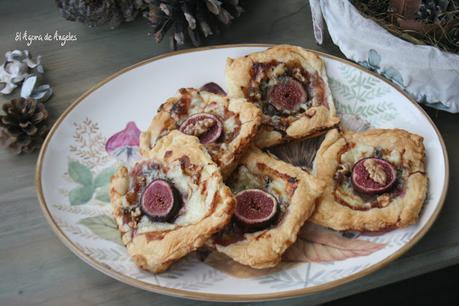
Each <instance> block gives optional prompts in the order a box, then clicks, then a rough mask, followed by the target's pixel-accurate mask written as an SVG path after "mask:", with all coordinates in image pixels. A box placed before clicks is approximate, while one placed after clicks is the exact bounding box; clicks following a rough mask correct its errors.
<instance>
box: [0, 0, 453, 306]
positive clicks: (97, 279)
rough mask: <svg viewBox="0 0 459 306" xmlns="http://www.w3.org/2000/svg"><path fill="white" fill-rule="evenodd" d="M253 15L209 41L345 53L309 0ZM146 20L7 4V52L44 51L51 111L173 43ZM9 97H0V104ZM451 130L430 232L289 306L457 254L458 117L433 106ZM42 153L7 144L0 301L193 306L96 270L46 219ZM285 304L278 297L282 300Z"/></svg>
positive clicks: (2, 34) (404, 274)
mask: <svg viewBox="0 0 459 306" xmlns="http://www.w3.org/2000/svg"><path fill="white" fill-rule="evenodd" d="M246 2H248V3H247V5H246V10H247V13H246V14H244V15H243V16H242V17H241V18H240V19H238V20H237V21H236V22H235V23H234V25H232V26H231V27H230V28H229V29H227V30H225V31H223V33H222V35H221V36H220V37H217V38H212V39H210V40H209V41H208V44H230V43H291V44H297V45H301V46H304V47H307V48H311V49H317V50H320V51H324V52H328V53H331V54H334V55H338V56H342V55H341V54H340V52H339V50H338V48H337V47H335V46H334V45H333V44H332V43H331V41H330V39H329V38H326V43H325V44H324V46H322V47H320V46H317V45H316V44H315V43H314V40H313V36H312V30H311V29H312V28H311V20H310V19H311V18H310V12H309V7H308V5H307V4H306V1H305V0H290V1H276V0H271V1H266V0H265V1H262V0H258V1H255V0H252V1H246ZM24 30H27V31H29V32H30V33H36V34H40V33H47V32H49V33H54V32H55V31H56V30H58V31H59V32H61V33H66V32H72V33H74V34H77V36H78V40H77V41H76V42H68V43H67V44H66V46H64V47H60V46H59V45H58V43H57V42H33V43H32V45H31V46H30V47H27V46H26V44H25V42H23V41H15V39H14V38H15V34H16V32H20V31H24ZM148 31H149V27H148V26H147V25H146V22H145V21H144V20H143V19H142V18H140V19H139V20H137V21H135V22H133V23H130V24H125V25H123V26H121V27H120V28H119V29H117V30H109V29H104V28H98V29H91V28H87V27H85V26H84V25H81V24H78V23H72V22H68V21H65V20H64V19H63V18H61V17H60V15H59V13H58V11H57V9H56V7H55V5H54V1H45V0H35V1H26V0H15V1H1V2H0V46H1V47H0V53H4V52H6V51H7V50H12V49H26V48H28V49H29V50H31V51H32V53H33V54H35V55H36V54H41V55H42V56H43V62H44V65H45V69H46V71H47V76H48V77H49V82H50V83H51V84H52V86H53V88H54V90H55V95H54V97H53V98H52V99H51V100H49V102H48V103H47V107H48V109H49V111H50V113H51V115H52V117H53V119H55V118H57V116H59V114H61V113H62V112H63V110H64V109H65V108H66V107H67V106H68V105H69V104H70V103H71V102H72V101H73V100H75V99H76V98H77V97H78V96H79V95H81V94H82V93H83V92H84V91H85V90H87V89H88V88H90V87H91V86H92V85H94V84H95V83H97V82H98V81H100V80H102V79H103V78H105V77H107V76H109V75H110V74H112V73H114V72H116V71H117V70H119V69H121V68H123V67H126V66H129V65H132V64H134V63H136V62H138V61H140V60H143V59H145V58H148V57H151V56H154V55H157V54H161V53H164V52H167V51H168V43H167V42H163V43H161V44H159V45H157V44H155V43H154V42H153V40H152V38H151V37H150V36H148ZM5 101H7V99H6V98H4V97H0V103H4V102H5ZM429 113H430V115H431V116H432V117H433V120H434V121H435V123H436V124H437V126H438V128H439V129H440V131H441V133H442V134H443V137H444V138H445V141H446V145H447V149H448V154H449V156H450V163H451V164H450V170H451V181H450V187H449V194H448V196H447V199H446V203H445V206H444V208H443V211H442V212H441V214H440V217H439V218H438V221H437V222H436V223H435V225H434V226H433V228H432V229H431V230H430V231H429V233H428V234H427V235H426V236H425V237H424V238H423V239H422V240H421V241H420V242H419V243H418V244H417V245H416V246H415V247H414V248H413V249H412V250H410V251H409V252H408V253H407V254H406V255H404V256H403V257H402V258H400V259H399V260H397V261H395V262H393V263H391V264H390V265H389V266H387V267H386V268H384V269H382V270H380V271H378V272H376V273H374V274H372V275H370V276H367V277H364V278H362V279H359V280H357V281H354V282H351V283H349V284H347V285H344V286H341V287H338V288H335V289H332V290H329V291H327V292H323V293H319V294H314V295H310V296H305V297H301V298H296V299H293V300H290V301H289V302H288V304H289V305H296V304H298V305H300V304H301V305H304V304H306V303H310V304H317V303H322V302H325V301H330V300H334V299H337V298H340V297H344V296H348V295H351V294H354V293H357V292H362V291H365V290H368V289H371V288H375V287H379V286H383V285H385V284H388V283H392V282H395V281H399V280H403V279H406V278H409V277H413V276H415V275H419V274H422V273H426V272H429V271H433V270H436V269H440V268H443V267H447V266H450V265H453V264H456V263H458V262H459V222H458V221H459V206H458V205H457V203H456V202H457V201H458V200H459V181H458V178H459V162H458V161H456V160H455V157H456V156H459V137H458V135H459V120H458V119H459V118H458V116H457V115H452V114H448V113H444V112H437V111H429ZM36 159H37V154H33V155H23V156H13V155H10V154H9V153H8V152H6V151H3V150H1V151H0V173H1V178H0V216H1V221H0V304H1V305H28V304H42V305H93V304H110V305H123V306H125V305H143V304H146V303H149V304H158V305H192V304H193V305H194V304H195V303H196V302H193V301H188V300H181V299H178V298H172V297H167V296H162V295H158V294H154V293H150V292H146V291H143V290H140V289H136V288H133V287H130V286H127V285H125V284H123V283H120V282H118V281H116V280H114V279H111V278H110V277H108V276H105V275H104V274H102V273H100V272H98V271H96V270H94V269H93V268H91V267H90V266H88V265H87V264H85V263H84V262H83V261H81V260H80V259H78V258H77V257H76V256H75V255H74V254H73V253H71V252H70V251H69V250H68V249H67V248H66V247H65V246H64V245H63V244H62V243H61V242H60V241H59V240H58V239H57V237H56V235H55V234H54V233H53V232H52V231H51V229H50V227H49V226H48V224H47V223H46V221H45V218H44V217H43V215H42V213H41V210H40V207H39V204H38V200H37V196H36V194H35V186H34V170H35V162H36ZM282 303H283V302H281V301H278V302H270V303H266V304H269V305H280V304H282Z"/></svg>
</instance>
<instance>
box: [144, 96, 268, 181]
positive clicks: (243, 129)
mask: <svg viewBox="0 0 459 306" xmlns="http://www.w3.org/2000/svg"><path fill="white" fill-rule="evenodd" d="M260 122H261V112H260V110H259V109H258V108H257V107H256V106H255V105H253V104H251V103H249V102H247V101H246V100H245V99H231V98H228V97H226V96H224V95H218V94H214V93H211V92H207V91H203V90H197V89H193V88H182V89H180V90H179V92H178V93H177V95H176V96H175V97H172V98H170V99H168V100H167V101H166V102H165V103H164V104H162V105H161V107H160V108H159V111H158V113H157V114H156V116H155V117H154V118H153V120H152V121H151V124H150V127H149V128H148V130H147V131H145V132H143V133H142V134H141V135H140V149H141V152H142V155H143V156H147V155H148V152H149V150H150V149H151V148H152V147H153V146H154V144H155V143H156V142H157V141H158V139H160V138H161V137H162V136H164V135H166V134H167V133H169V132H170V131H171V130H176V129H179V130H180V131H182V132H183V133H186V134H189V135H194V136H197V137H198V138H199V139H200V141H201V143H202V144H203V145H204V146H205V147H206V149H207V151H208V152H209V154H210V156H211V157H212V159H213V161H214V162H215V163H216V164H217V165H218V166H219V167H220V169H221V171H222V174H223V176H224V177H226V176H228V175H229V174H230V173H231V171H232V170H233V169H234V167H235V166H236V165H237V161H238V159H239V157H240V155H241V153H242V152H243V151H244V150H245V148H246V147H247V146H248V145H249V144H250V142H251V141H253V139H254V138H255V135H256V133H257V130H258V127H259V125H260Z"/></svg>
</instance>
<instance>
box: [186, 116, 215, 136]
mask: <svg viewBox="0 0 459 306" xmlns="http://www.w3.org/2000/svg"><path fill="white" fill-rule="evenodd" d="M214 124H215V120H212V119H209V118H206V119H203V120H198V121H196V122H195V123H192V124H189V125H187V126H186V127H185V129H184V130H183V132H184V133H185V134H188V135H193V136H200V135H202V134H204V133H205V132H207V131H208V130H209V129H210V128H211V127H212V126H214Z"/></svg>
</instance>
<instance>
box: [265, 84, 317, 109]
mask: <svg viewBox="0 0 459 306" xmlns="http://www.w3.org/2000/svg"><path fill="white" fill-rule="evenodd" d="M307 99H308V94H307V92H306V90H305V89H304V87H303V84H301V83H300V82H299V81H297V80H295V79H294V78H292V77H287V76H285V77H281V78H279V80H278V82H277V84H276V85H273V86H271V87H270V88H269V89H268V101H269V103H271V104H272V105H273V106H274V107H275V108H276V109H277V110H279V111H282V110H286V111H295V110H297V109H298V107H299V106H300V105H301V104H302V103H304V102H306V101H307Z"/></svg>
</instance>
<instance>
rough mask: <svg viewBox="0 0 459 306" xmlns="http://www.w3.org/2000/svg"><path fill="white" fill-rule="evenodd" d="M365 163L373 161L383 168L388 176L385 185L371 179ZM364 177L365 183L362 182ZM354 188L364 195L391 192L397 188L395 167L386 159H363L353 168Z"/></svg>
mask: <svg viewBox="0 0 459 306" xmlns="http://www.w3.org/2000/svg"><path fill="white" fill-rule="evenodd" d="M365 161H373V162H374V163H377V164H378V165H379V166H382V167H383V169H384V173H385V176H386V180H385V183H384V184H381V183H378V182H376V181H374V180H373V179H371V178H370V174H369V172H368V171H367V170H366V168H365V166H364V163H365ZM362 175H364V176H365V178H364V182H362V180H361V178H360V176H362ZM351 179H352V187H353V188H354V190H356V191H357V192H360V193H364V194H381V193H385V192H387V191H389V190H390V189H392V187H394V186H395V182H396V180H397V171H396V169H395V167H394V166H393V165H392V164H391V163H390V162H388V161H387V160H385V159H382V158H375V157H368V158H363V159H361V160H359V161H358V162H356V163H355V165H354V167H352V175H351Z"/></svg>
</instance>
